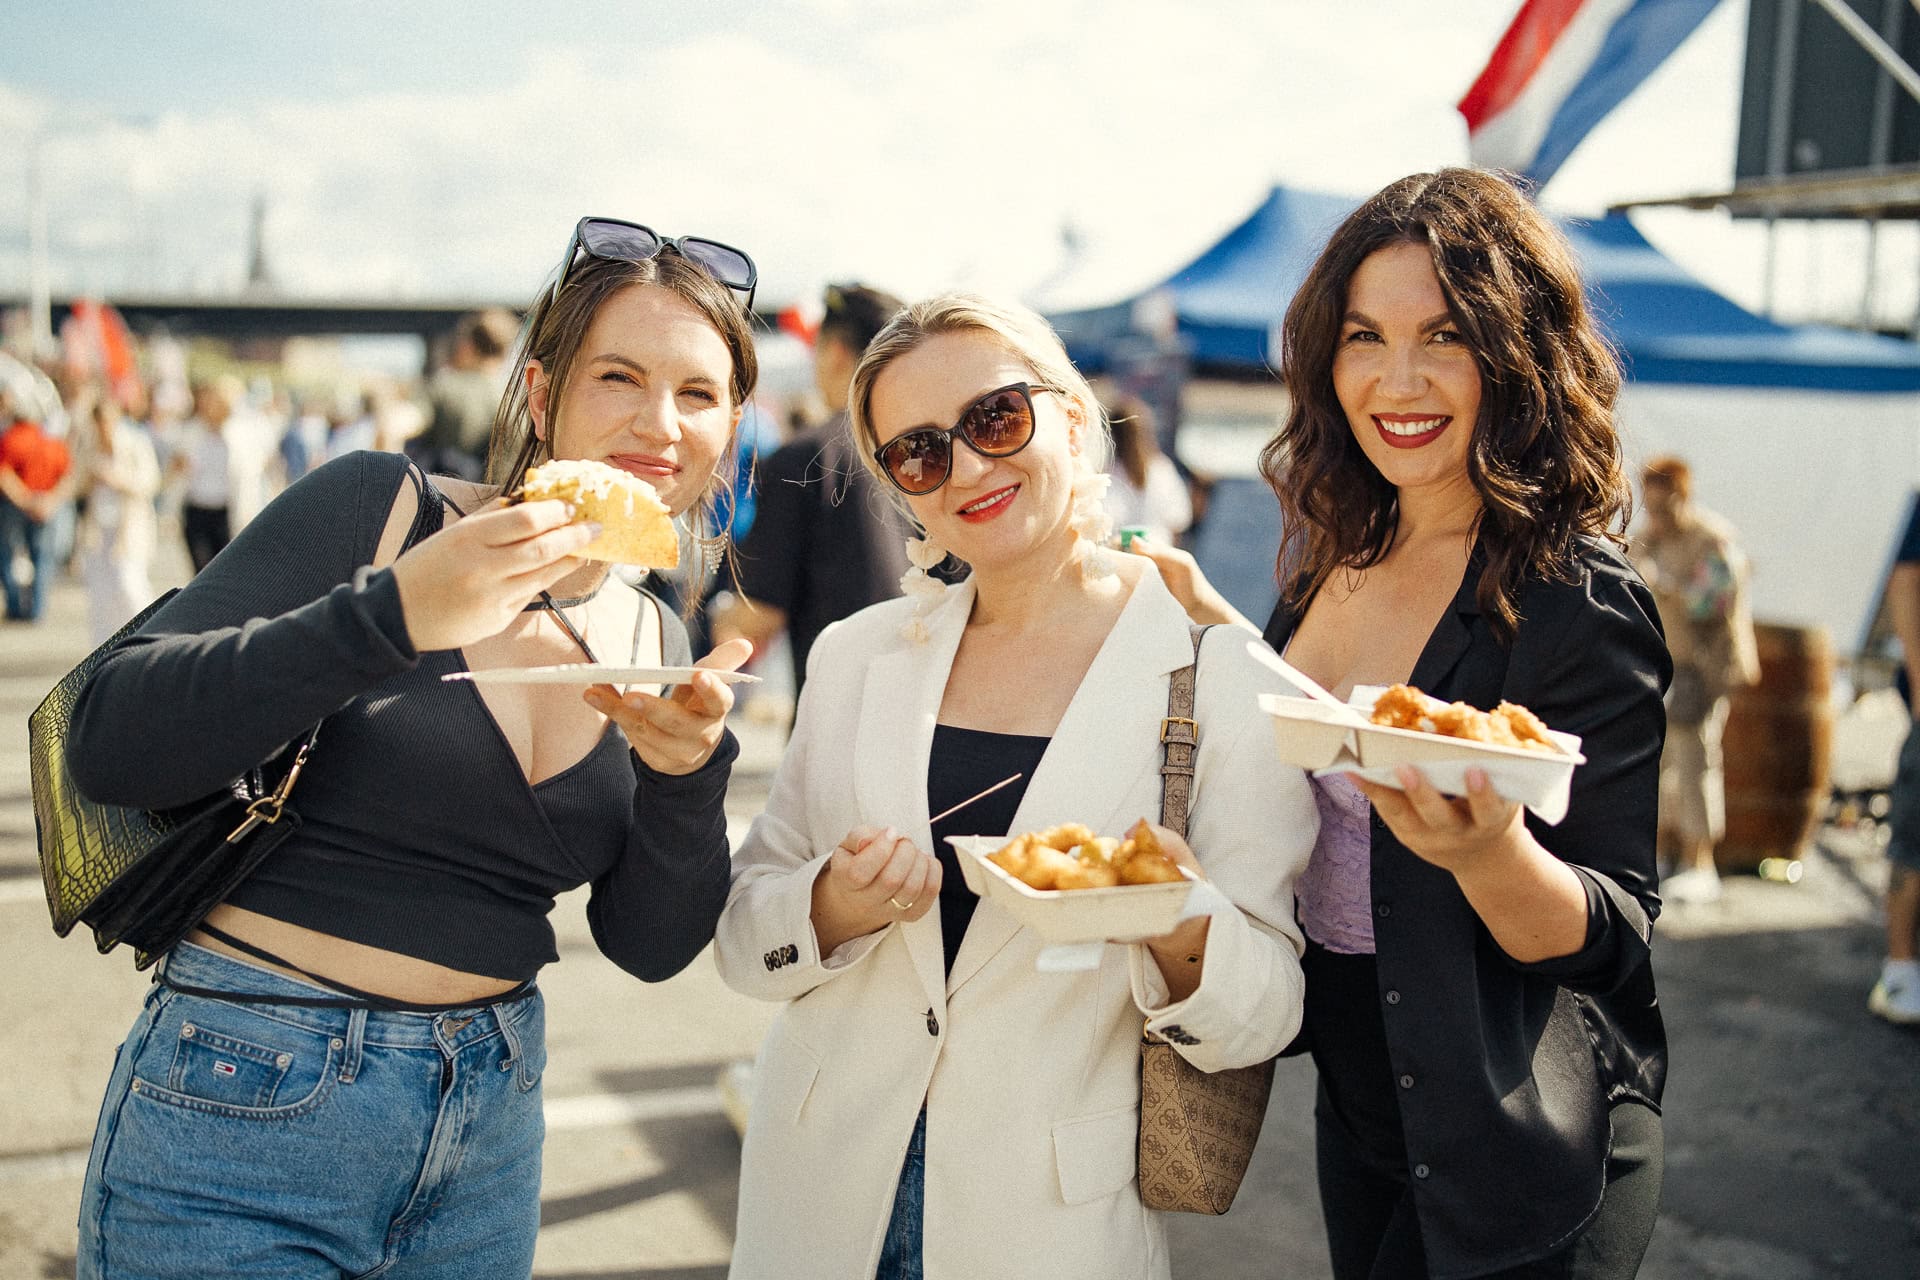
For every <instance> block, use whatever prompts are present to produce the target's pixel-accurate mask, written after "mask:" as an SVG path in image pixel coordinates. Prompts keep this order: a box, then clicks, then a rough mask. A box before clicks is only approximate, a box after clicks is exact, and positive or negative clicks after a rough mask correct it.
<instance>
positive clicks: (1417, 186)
mask: <svg viewBox="0 0 1920 1280" xmlns="http://www.w3.org/2000/svg"><path fill="white" fill-rule="evenodd" d="M1284 344H1285V350H1284V365H1283V374H1284V377H1285V379H1286V383H1287V388H1288V391H1289V392H1290V393H1291V396H1292V408H1291V409H1290V411H1289V414H1288V418H1287V421H1286V425H1285V426H1284V427H1283V428H1282V430H1281V432H1280V435H1279V436H1278V437H1276V438H1275V439H1274V440H1273V441H1272V442H1271V443H1270V444H1269V445H1268V447H1267V449H1266V451H1265V453H1264V454H1263V457H1262V469H1263V471H1264V473H1265V475H1266V477H1267V479H1268V481H1269V482H1270V483H1271V484H1272V485H1273V488H1274V491H1275V493H1277V494H1278V495H1279V498H1280V504H1281V508H1282V511H1283V514H1284V526H1285V533H1284V537H1283V543H1282V549H1281V555H1280V562H1279V572H1280V580H1281V584H1282V594H1281V600H1280V604H1279V606H1278V607H1277V608H1276V609H1275V611H1274V614H1273V618H1272V620H1271V621H1270V622H1269V623H1268V624H1267V627H1266V631H1265V635H1266V638H1267V640H1268V642H1269V643H1271V644H1272V645H1273V646H1274V648H1275V649H1277V650H1279V651H1281V652H1283V653H1285V654H1286V656H1287V659H1288V660H1289V661H1290V662H1291V663H1293V665H1295V666H1296V667H1299V668H1300V669H1301V670H1303V671H1305V672H1307V673H1308V674H1309V675H1311V676H1313V677H1314V678H1315V679H1316V680H1318V681H1319V682H1320V683H1321V684H1323V685H1325V686H1326V687H1327V688H1329V689H1331V690H1333V691H1334V692H1335V693H1336V694H1337V695H1339V696H1341V697H1345V696H1346V695H1347V693H1348V692H1349V691H1350V690H1351V689H1353V687H1354V686H1356V685H1362V684H1380V685H1384V684H1392V683H1396V682H1403V681H1404V682H1409V683H1412V684H1414V685H1417V686H1418V687H1420V688H1422V689H1424V690H1426V691H1427V692H1428V693H1430V694H1433V695H1435V696H1437V697H1439V698H1441V699H1444V700H1448V701H1463V702H1467V703H1471V704H1473V705H1474V706H1477V707H1480V708H1483V709H1486V708H1491V707H1493V706H1494V705H1495V704H1497V703H1498V702H1500V701H1502V700H1510V701H1513V702H1518V703H1521V704H1524V705H1526V706H1528V707H1530V708H1532V709H1533V710H1534V711H1535V712H1536V713H1538V714H1539V715H1540V716H1541V718H1542V719H1544V720H1545V721H1546V722H1547V724H1549V725H1551V726H1552V727H1554V728H1556V729H1561V730H1565V731H1567V732H1569V733H1575V734H1579V735H1580V736H1581V738H1582V739H1583V751H1584V754H1585V755H1586V758H1587V759H1586V763H1585V764H1583V765H1581V766H1579V767H1578V768H1577V769H1576V770H1575V772H1574V775H1573V783H1572V795H1571V800H1570V804H1569V808H1568V812H1567V816H1566V818H1565V819H1564V820H1563V821H1561V822H1560V823H1558V824H1557V825H1553V826H1548V825H1546V824H1544V823H1542V822H1541V821H1540V820H1539V819H1538V818H1537V817H1534V816H1532V815H1530V814H1528V813H1526V812H1525V811H1524V810H1523V809H1522V808H1521V807H1520V806H1519V805H1517V804H1514V803H1512V802H1510V801H1508V800H1506V799H1503V798H1502V797H1501V796H1499V795H1498V794H1496V793H1495V792H1494V791H1493V789H1492V788H1491V787H1490V786H1489V784H1488V781H1487V779H1486V777H1485V775H1484V774H1482V773H1480V772H1479V771H1477V770H1474V771H1470V772H1469V773H1468V793H1467V795H1466V796H1464V797H1449V796H1445V795H1442V794H1441V793H1439V792H1438V791H1436V790H1435V789H1434V788H1433V787H1432V786H1431V785H1430V784H1429V783H1428V782H1427V781H1426V780H1425V778H1424V777H1423V776H1422V775H1421V774H1420V773H1419V771H1418V770H1415V769H1401V770H1399V771H1398V772H1399V786H1397V787H1386V786H1376V785H1373V784H1371V783H1366V782H1355V781H1352V780H1350V779H1348V778H1346V777H1329V778H1322V779H1316V780H1315V784H1314V786H1315V791H1316V800H1317V802H1318V804H1319V806H1320V811H1321V831H1320V837H1319V842H1318V844H1317V845H1316V847H1315V849H1314V853H1313V858H1312V860H1311V863H1310V865H1309V867H1308V870H1307V872H1306V873H1305V874H1304V875H1303V876H1302V877H1301V878H1300V880H1299V882H1298V885H1297V895H1296V896H1297V905H1298V910H1299V918H1300V923H1301V926H1302V928H1303V930H1304V932H1305V933H1306V935H1307V939H1308V942H1307V953H1306V957H1305V961H1304V963H1305V968H1306V974H1307V1005H1306V1016H1305V1026H1304V1029H1303V1031H1302V1034H1301V1037H1300V1039H1299V1040H1298V1041H1296V1043H1295V1046H1294V1051H1310V1052H1311V1053H1312V1054H1313V1058H1314V1062H1315V1065H1316V1066H1317V1067H1318V1069H1319V1073H1320V1091H1319V1096H1318V1102H1317V1106H1316V1117H1317V1130H1318V1147H1319V1180H1320V1194H1321V1204H1322V1207H1323V1209H1324V1211H1325V1216H1326V1222H1327V1236H1328V1243H1329V1248H1330V1251H1331V1253H1332V1258H1333V1270H1334V1275H1335V1276H1336V1277H1337V1278H1338V1280H1360V1278H1364V1277H1380V1278H1384V1277H1395V1278H1400V1277H1418V1276H1429V1275H1431V1276H1440V1277H1453V1276H1500V1277H1523V1276H1524V1277H1532V1276H1578V1277H1624V1276H1631V1275H1633V1274H1634V1273H1635V1271H1636V1270H1637V1269H1638V1266H1639V1262H1640V1258H1641V1256H1642V1254H1643V1253H1644V1252H1645V1249H1646V1246H1647V1241H1648V1239H1649V1237H1650V1236H1651V1234H1652V1231H1653V1224H1654V1219H1655V1215H1656V1212H1657V1208H1658V1201H1659V1191H1660V1178H1661V1128H1660V1119H1659V1106H1660V1091H1661V1085H1662V1082H1663V1079H1664V1076H1665V1069H1666V1041H1665V1033H1664V1030H1663V1029H1662V1026H1661V1021H1660V1014H1659V1010H1658V1007H1657V1005H1656V1002H1655V998H1654V986H1653V974H1652V970H1651V968H1650V967H1649V963H1648V956H1649V941H1650V936H1651V923H1652V920H1653V918H1654V916H1655V915H1656V914H1657V913H1658V910H1659V898H1658V896H1657V893H1656V891H1655V870H1654V844H1655V838H1654V837H1655V825H1654V823H1655V807H1656V798H1657V794H1658V781H1659V761H1660V746H1661V739H1662V734H1663V730H1664V716H1663V713H1662V709H1661V702H1660V698H1661V692H1662V690H1663V688H1664V687H1665V685H1666V683H1667V680H1668V677H1669V674H1670V670H1671V667H1670V663H1669V661H1668V658H1667V651H1666V646H1665V643H1664V641H1663V640H1662V638H1661V633H1660V627H1659V624H1658V622H1657V617H1658V615H1657V613H1656V611H1655V607H1654V604H1653V600H1652V597H1651V595H1650V594H1649V593H1648V591H1647V588H1646V586H1645V585H1644V584H1643V583H1642V582H1641V581H1640V579H1639V578H1638V577H1637V576H1636V575H1635V573H1634V571H1633V569H1632V567H1631V566H1630V565H1629V564H1628V562H1627V560H1626V559H1625V557H1624V555H1623V554H1622V552H1621V548H1620V537H1619V533H1620V530H1621V529H1622V528H1623V526H1624V524H1625V514H1626V510H1627V504H1628V501H1629V489H1628V486H1627V482H1626V479H1625V477H1624V474H1623V472H1622V468H1621V462H1620V447H1619V441H1618V438H1617V436H1616V434H1615V430H1614V425H1613V402H1614V396H1615V394H1616V392H1617V391H1618V388H1619V383H1620V375H1619V370H1618V367H1617V365H1616V363H1615V360H1614V357H1613V355H1612V353H1611V352H1610V350H1609V349H1608V347H1607V345H1606V343H1605V342H1604V341H1603V340H1602V339H1601V337H1600V336H1599V334H1598V333H1597V332H1596V331H1595V328H1594V326H1593V322H1592V320H1591V318H1590V316H1589V314H1588V311H1587V307H1586V303H1585V300H1584V297H1583V294H1582V289H1581V282H1580V276H1579V272H1578V269H1577V268H1576V266H1575V264H1574V261H1573V257H1572V254H1571V251H1570V250H1569V248H1568V246H1567V243H1566V241H1565V240H1564V239H1563V238H1562V237H1561V236H1560V234H1559V233H1558V232H1557V231H1556V230H1555V229H1554V228H1553V226H1552V225H1551V224H1550V223H1549V222H1548V221H1547V220H1546V219H1545V218H1544V217H1543V216H1541V214H1540V213H1539V212H1538V210H1536V209H1535V208H1534V207H1533V206H1532V204H1530V203H1529V202H1528V201H1527V199H1526V198H1525V197H1524V196H1523V195H1522V194H1521V193H1520V192H1519V191H1517V190H1516V189H1515V188H1514V187H1513V186H1512V185H1511V184H1510V183H1509V182H1508V181H1507V180H1506V179H1504V178H1503V177H1501V176H1500V175H1498V174H1492V173H1486V172H1481V171H1476V170H1468V169H1448V170H1442V171H1441V172H1438V173H1432V174H1418V175H1415V176H1413V177H1410V178H1405V179H1402V180H1401V181H1399V182H1396V183H1394V184H1392V185H1391V186H1389V187H1387V188H1386V189H1385V190H1383V191H1381V192H1380V193H1379V194H1377V195H1375V196H1374V197H1373V198H1371V199H1370V200H1368V201H1367V202H1366V203H1365V204H1363V205H1362V206H1361V207H1360V208H1359V209H1358V210H1357V211H1355V212H1354V213H1353V214H1352V215H1351V216H1350V217H1349V218H1348V219H1347V220H1346V222H1344V223H1343V224H1342V225H1341V226H1340V228H1339V229H1338V230H1337V231H1335V232H1334V234H1333V237H1332V239H1331V240H1330V241H1329V243H1328V245H1327V247H1326V249H1325V251H1324V252H1323V253H1322V254H1321V256H1320V258H1319V261H1318V262H1317V263H1315V265H1314V267H1313V270H1312V271H1311V272H1310V273H1309V274H1308V276H1307V279H1306V281H1305V283H1304V284H1303V285H1302V286H1301V288H1300V291H1299V293H1298V294H1297V295H1296V296H1295V298H1294V301H1293V304H1292V306H1291V307H1290V308H1289V309H1288V312H1287V318H1286V327H1285V337H1284ZM1153 554H1154V557H1155V559H1156V560H1158V561H1160V562H1161V564H1162V568H1163V572H1164V573H1165V575H1166V576H1167V578H1168V579H1169V581H1170V583H1172V584H1173V585H1174V586H1175V590H1176V594H1180V595H1182V596H1183V600H1184V602H1185V603H1187V605H1188V607H1189V611H1190V612H1192V613H1193V614H1194V615H1195V616H1196V617H1203V618H1206V619H1209V620H1221V619H1225V618H1227V617H1229V615H1230V614H1231V610H1230V609H1229V608H1228V607H1227V606H1226V605H1225V603H1224V601H1222V600H1221V599H1220V598H1219V596H1218V594H1217V592H1214V591H1213V590H1212V589H1211V588H1209V587H1208V586H1207V585H1206V583H1205V581H1204V579H1202V578H1200V577H1199V576H1198V575H1197V573H1195V572H1194V571H1193V566H1192V561H1191V560H1190V559H1189V558H1186V557H1183V556H1179V555H1178V554H1177V553H1168V552H1165V551H1163V550H1160V549H1158V548H1154V549H1153Z"/></svg>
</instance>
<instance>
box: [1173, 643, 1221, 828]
mask: <svg viewBox="0 0 1920 1280" xmlns="http://www.w3.org/2000/svg"><path fill="white" fill-rule="evenodd" d="M1211 629H1212V625H1211V624H1209V625H1208V626H1204V627H1201V626H1190V627H1188V628H1187V632H1188V634H1189V635H1190V636H1191V637H1192V638H1193V661H1192V662H1190V663H1188V664H1187V665H1186V666H1184V667H1181V668H1180V669H1179V670H1178V671H1176V672H1174V673H1173V675H1172V676H1170V677H1169V678H1168V680H1167V718H1166V719H1164V720H1162V721H1161V722H1160V748H1161V753H1162V761H1161V765H1160V825H1161V826H1163V827H1166V828H1167V829H1168V830H1170V831H1172V832H1173V833H1174V834H1175V835H1178V836H1180V837H1182V838H1183V839H1184V838H1185V836H1186V834H1187V810H1188V807H1189V806H1190V805H1191V804H1192V803H1193V753H1194V752H1195V751H1196V750H1198V749H1199V746H1200V726H1199V724H1198V723H1197V722H1196V721H1195V720H1194V718H1193V694H1194V686H1195V684H1196V683H1198V679H1199V674H1200V642H1201V641H1202V640H1203V639H1205V638H1206V634H1207V632H1208V631H1210V630H1211Z"/></svg>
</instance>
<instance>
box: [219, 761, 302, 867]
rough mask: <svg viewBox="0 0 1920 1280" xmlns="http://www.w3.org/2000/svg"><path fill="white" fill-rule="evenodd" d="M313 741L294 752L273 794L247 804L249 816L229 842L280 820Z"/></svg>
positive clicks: (233, 841) (229, 837)
mask: <svg viewBox="0 0 1920 1280" xmlns="http://www.w3.org/2000/svg"><path fill="white" fill-rule="evenodd" d="M312 746H313V744H312V742H311V741H308V742H303V743H301V744H300V750H299V751H297V752H295V753H294V757H293V765H292V767H291V768H289V769H288V770H287V776H286V777H285V778H283V779H282V780H281V782H280V785H279V786H277V787H275V788H274V789H273V794H272V795H266V796H261V797H260V798H259V799H258V800H255V801H254V802H253V803H252V804H250V805H248V806H247V816H246V818H245V820H243V821H242V822H241V823H240V825H239V826H237V827H235V828H234V829H233V834H232V835H230V836H228V837H227V843H228V844H237V843H238V842H239V841H240V840H241V839H242V838H243V837H245V836H246V834H247V833H248V832H250V831H252V830H253V829H254V828H255V827H259V826H272V825H273V824H274V823H276V822H278V821H280V812H281V810H283V809H285V808H286V805H287V796H288V795H290V794H292V792H293V784H294V783H295V781H297V780H298V779H299V777H300V770H302V769H304V768H305V767H306V764H307V752H308V751H309V750H310V749H311V748H312Z"/></svg>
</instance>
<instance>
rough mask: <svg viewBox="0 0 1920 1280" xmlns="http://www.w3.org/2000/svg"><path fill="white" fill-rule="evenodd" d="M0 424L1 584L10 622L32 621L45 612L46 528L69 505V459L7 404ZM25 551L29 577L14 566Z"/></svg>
mask: <svg viewBox="0 0 1920 1280" xmlns="http://www.w3.org/2000/svg"><path fill="white" fill-rule="evenodd" d="M0 422H7V423H10V424H11V425H9V426H8V427H7V429H6V431H5V432H4V433H3V434H0V580H4V584H5V587H6V598H7V619H8V621H10V622H32V621H33V620H34V619H36V618H38V617H39V616H40V614H41V611H42V610H44V609H45V608H46V603H47V584H48V583H49V582H50V581H51V580H52V578H53V571H54V565H53V539H52V538H50V537H49V536H48V530H47V525H48V522H49V521H51V520H52V519H53V516H54V515H55V513H57V512H58V511H59V509H60V504H61V503H63V502H65V501H66V500H67V493H66V483H65V482H66V480H67V476H68V473H69V472H70V471H71V469H72V461H73V460H72V458H71V457H70V456H69V455H68V453H67V446H66V445H64V444H62V443H61V442H60V441H58V440H56V439H54V438H53V437H52V436H50V435H48V434H47V433H46V431H45V430H44V429H42V427H41V426H40V424H39V423H37V422H32V421H29V420H27V419H25V418H18V417H16V416H15V410H14V407H13V405H12V404H11V403H10V402H9V403H0ZM23 551H24V552H25V553H26V558H27V561H28V563H29V564H31V565H32V569H31V571H30V572H31V574H32V576H31V578H29V577H27V576H26V575H24V574H22V573H21V572H20V570H19V569H18V567H17V566H18V564H19V560H20V554H21V552H23Z"/></svg>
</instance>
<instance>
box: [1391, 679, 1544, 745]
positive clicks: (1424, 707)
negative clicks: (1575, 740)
mask: <svg viewBox="0 0 1920 1280" xmlns="http://www.w3.org/2000/svg"><path fill="white" fill-rule="evenodd" d="M1371 719H1372V720H1373V723H1375V724H1377V725H1381V726H1383V727H1385V728H1389V729H1416V730H1419V731H1420V732H1423V733H1434V734H1439V735H1440V736H1441V737H1445V738H1458V739H1460V740H1461V741H1463V742H1482V743H1485V744H1487V745H1488V746H1494V747H1519V748H1522V749H1525V750H1528V751H1553V752H1557V751H1559V750H1560V745H1559V744H1558V743H1556V742H1555V741H1554V740H1553V739H1552V738H1551V737H1549V736H1548V735H1547V726H1546V725H1544V724H1542V723H1541V722H1540V717H1539V716H1536V715H1534V714H1533V712H1531V711H1529V710H1527V709H1526V708H1525V707H1523V706H1521V705H1520V704H1519V703H1517V702H1502V703H1501V704H1500V705H1499V706H1497V707H1495V708H1494V709H1493V710H1492V711H1482V710H1480V709H1479V708H1478V707H1474V706H1471V705H1469V704H1467V703H1465V702H1444V703H1443V702H1441V701H1440V700H1439V699H1438V698H1434V697H1432V696H1430V695H1428V694H1425V693H1422V692H1421V691H1420V690H1418V689H1416V688H1414V687H1413V686H1412V685H1406V684H1396V685H1393V686H1391V687H1389V688H1388V689H1387V690H1385V691H1384V692H1383V693H1381V695H1380V697H1379V700H1378V701H1376V702H1375V703H1374V706H1373V714H1372V716H1371Z"/></svg>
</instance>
